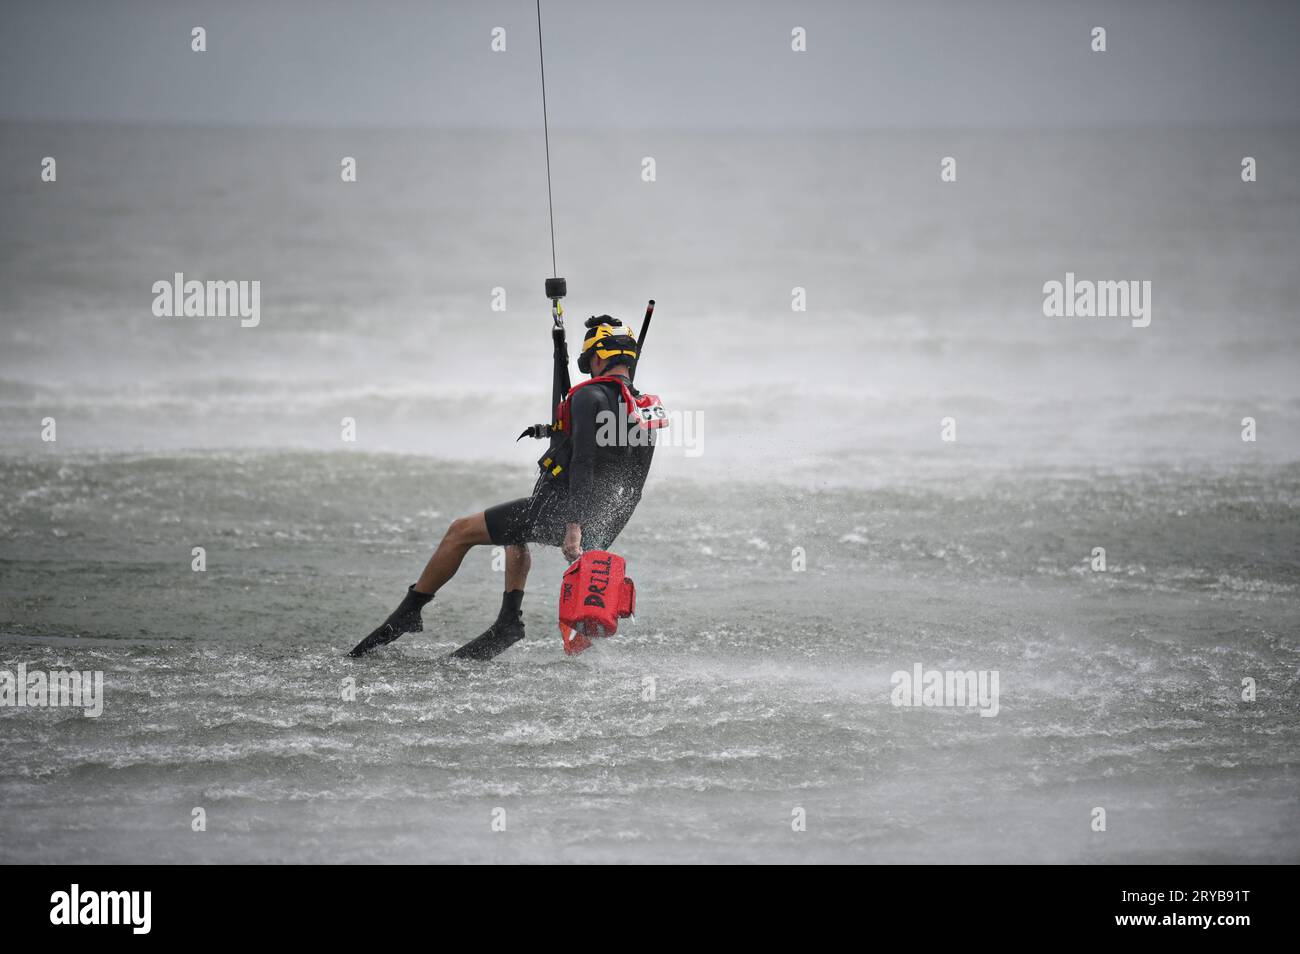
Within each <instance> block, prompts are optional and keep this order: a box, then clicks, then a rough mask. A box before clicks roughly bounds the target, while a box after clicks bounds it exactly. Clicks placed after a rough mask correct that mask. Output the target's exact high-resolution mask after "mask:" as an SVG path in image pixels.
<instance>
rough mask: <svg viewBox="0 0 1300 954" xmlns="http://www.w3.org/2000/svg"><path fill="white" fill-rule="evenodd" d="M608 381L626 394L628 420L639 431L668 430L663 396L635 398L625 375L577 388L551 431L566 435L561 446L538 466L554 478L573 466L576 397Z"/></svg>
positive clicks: (609, 376)
mask: <svg viewBox="0 0 1300 954" xmlns="http://www.w3.org/2000/svg"><path fill="white" fill-rule="evenodd" d="M605 381H608V382H609V383H611V384H617V385H618V386H619V388H620V389H621V390H622V392H623V406H624V407H626V408H627V409H628V416H629V417H630V418H631V419H632V420H634V421H636V423H637V426H638V427H640V428H641V429H643V430H650V429H652V428H657V427H667V426H668V412H667V411H665V410H664V406H663V405H662V404H661V403H659V395H657V394H642V395H641V396H640V397H636V396H634V395H633V394H632V389H631V388H629V387H628V386H627V378H625V377H623V376H622V375H618V374H605V375H601V376H600V377H598V378H592V379H591V380H589V381H582V382H580V383H578V384H575V385H574V386H573V387H572V388H570V389H569V393H568V394H566V395H565V396H564V400H563V401H561V402H560V403H559V404H558V405H557V406H556V408H555V422H554V423H553V424H552V425H551V430H553V431H555V432H558V433H559V434H561V435H563V437H562V439H561V443H559V444H557V445H556V446H555V448H554V451H553V452H552V453H548V454H546V455H545V456H543V457H542V459H541V460H539V461H538V462H537V466H538V467H540V468H541V469H542V470H543V471H544V472H545V473H546V474H549V475H550V476H551V477H559V476H560V474H561V473H563V472H564V468H565V467H567V466H568V464H569V454H570V449H569V448H570V447H571V446H572V441H571V440H570V437H569V434H570V431H571V425H572V424H573V420H572V418H573V396H574V395H575V394H577V393H578V391H579V390H580V389H581V388H585V387H586V386H587V385H589V384H599V383H601V382H605Z"/></svg>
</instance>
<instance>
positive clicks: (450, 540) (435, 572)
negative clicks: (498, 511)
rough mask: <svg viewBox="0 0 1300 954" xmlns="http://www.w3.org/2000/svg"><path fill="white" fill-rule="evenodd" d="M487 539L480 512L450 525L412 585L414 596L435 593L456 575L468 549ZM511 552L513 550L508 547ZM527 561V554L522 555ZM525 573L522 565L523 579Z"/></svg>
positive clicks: (484, 522)
mask: <svg viewBox="0 0 1300 954" xmlns="http://www.w3.org/2000/svg"><path fill="white" fill-rule="evenodd" d="M491 542H492V540H491V539H490V538H489V537H488V531H487V522H486V521H485V520H484V519H483V513H482V511H479V512H478V513H476V514H474V515H472V516H469V517H458V518H457V519H455V520H453V521H452V522H451V526H450V527H448V528H447V532H446V533H445V534H443V537H442V542H441V543H439V544H438V549H436V550H434V551H433V556H431V557H429V563H428V565H427V566H425V568H424V572H423V573H421V574H420V579H419V580H418V581H416V584H415V592H417V593H426V594H432V593H437V592H438V590H439V589H441V588H442V585H443V584H444V583H446V582H447V581H448V580H450V579H451V578H452V577H453V576H455V575H456V571H457V570H459V569H460V564H461V561H462V560H464V559H465V554H467V553H469V551H470V548H471V547H475V546H479V545H481V544H484V543H491ZM511 549H512V550H513V549H514V548H513V547H511ZM524 556H525V559H526V558H527V552H525V554H524ZM527 574H528V569H527V565H526V564H525V567H524V575H525V576H527ZM509 576H510V554H509V552H507V554H506V578H507V579H509Z"/></svg>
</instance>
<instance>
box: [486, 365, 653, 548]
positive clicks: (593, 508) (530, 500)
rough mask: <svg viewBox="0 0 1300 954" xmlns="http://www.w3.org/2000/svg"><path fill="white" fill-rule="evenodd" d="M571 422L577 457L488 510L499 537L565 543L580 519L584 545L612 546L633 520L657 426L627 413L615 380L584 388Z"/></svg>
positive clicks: (511, 541)
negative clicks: (648, 427)
mask: <svg viewBox="0 0 1300 954" xmlns="http://www.w3.org/2000/svg"><path fill="white" fill-rule="evenodd" d="M629 387H630V386H629ZM631 390H632V393H633V395H636V394H638V393H639V392H637V391H636V389H635V388H631ZM569 420H570V422H571V425H570V426H571V431H570V435H569V438H568V439H569V440H570V441H571V450H572V456H570V457H569V460H568V463H567V465H566V466H565V467H564V469H563V470H562V471H561V473H560V474H559V475H558V476H552V475H551V474H550V473H549V472H548V471H543V473H542V475H541V476H540V477H539V478H538V481H537V486H536V487H535V488H533V494H532V496H531V497H520V498H519V499H518V500H512V501H510V502H509V503H503V504H497V505H496V506H495V507H489V508H488V509H487V511H486V512H485V513H484V517H485V519H486V522H487V530H488V536H490V537H491V539H492V542H493V543H495V544H497V545H499V546H505V545H508V544H514V543H545V544H549V545H551V546H556V547H558V546H560V545H561V544H563V542H564V533H565V529H566V527H567V525H568V524H570V523H576V524H578V525H579V526H581V527H582V548H583V549H584V550H606V549H608V548H609V547H610V545H611V544H613V542H614V538H615V537H617V536H618V535H619V533H620V532H621V531H622V529H623V527H624V526H625V525H626V524H627V522H628V520H629V519H630V518H631V516H632V511H633V510H635V509H636V505H637V504H638V503H639V502H640V500H641V488H642V487H643V486H644V485H645V479H646V475H647V474H649V472H650V462H651V459H652V458H653V457H654V434H655V432H654V431H653V430H646V429H644V428H642V427H640V426H639V425H638V424H637V423H636V421H635V420H632V419H630V418H629V417H628V411H627V408H626V407H624V406H623V401H622V391H621V389H620V388H619V386H618V385H617V384H615V383H612V382H597V383H595V384H589V385H587V386H586V387H584V388H579V389H578V391H577V392H576V393H575V394H574V395H573V401H572V405H571V409H570V417H569Z"/></svg>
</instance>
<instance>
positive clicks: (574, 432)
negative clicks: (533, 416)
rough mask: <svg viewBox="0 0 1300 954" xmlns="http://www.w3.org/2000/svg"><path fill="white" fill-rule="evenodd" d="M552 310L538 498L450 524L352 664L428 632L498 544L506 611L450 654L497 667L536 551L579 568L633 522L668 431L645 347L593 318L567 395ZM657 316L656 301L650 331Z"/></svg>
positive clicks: (515, 625) (564, 352)
mask: <svg viewBox="0 0 1300 954" xmlns="http://www.w3.org/2000/svg"><path fill="white" fill-rule="evenodd" d="M555 281H559V282H563V279H558V280H555ZM550 287H551V286H550V284H549V283H548V289H549V288H550ZM561 287H562V286H561ZM560 294H561V295H562V294H563V292H562V291H561V292H560ZM552 304H553V309H554V314H555V317H556V321H555V324H556V327H555V330H554V331H553V332H552V337H553V340H554V343H555V348H554V374H553V387H552V397H553V399H554V403H555V414H554V418H553V420H552V421H551V423H549V424H538V425H533V426H532V427H529V428H527V429H525V430H524V433H523V434H520V435H519V438H523V437H525V436H528V437H535V438H549V439H550V443H549V445H548V447H547V450H546V453H544V454H543V455H542V456H541V458H540V459H539V460H538V468H539V475H538V478H537V483H536V485H535V486H534V487H533V491H532V493H531V494H530V495H529V496H527V497H520V498H519V499H517V500H511V501H508V502H506V503H501V504H497V505H496V506H493V507H488V508H487V509H486V510H483V511H480V512H479V513H475V514H471V515H469V516H465V517H460V518H458V519H456V520H453V521H452V522H451V525H450V526H449V527H448V528H447V532H446V533H445V534H444V535H443V538H442V541H441V542H440V543H439V544H438V547H437V549H436V550H434V553H433V556H432V557H430V558H429V562H428V565H426V566H425V568H424V572H423V573H421V574H420V578H419V579H418V580H417V581H416V582H415V583H413V584H411V586H410V587H409V588H408V589H407V592H406V596H405V598H404V599H403V600H402V602H401V605H399V606H398V607H397V609H396V610H394V611H393V613H392V614H391V615H390V616H389V617H388V618H387V619H386V620H384V622H383V623H382V624H380V626H379V627H378V628H377V629H375V631H374V632H372V633H371V634H370V635H368V636H367V637H366V638H365V639H363V640H362V641H361V642H360V643H358V644H357V645H356V647H355V648H354V649H353V650H352V652H351V653H350V655H352V656H362V655H364V654H366V653H368V652H370V651H372V650H374V649H377V648H378V647H380V646H383V645H386V644H387V643H390V642H392V641H393V640H395V639H397V638H398V637H399V636H401V635H403V634H404V633H418V632H421V631H423V629H424V624H423V620H422V618H421V615H420V614H421V611H422V610H423V608H424V607H425V606H426V605H427V604H428V603H429V601H430V600H432V599H433V598H434V595H435V594H437V593H438V591H439V590H440V589H442V587H443V586H444V585H445V584H446V583H447V581H449V580H450V579H451V578H452V577H453V576H455V574H456V571H457V570H458V569H459V568H460V565H461V561H463V560H464V559H465V555H466V554H467V553H469V551H470V550H471V549H472V548H473V547H476V546H483V545H494V546H501V547H504V548H505V556H506V565H505V592H504V594H503V595H502V598H501V611H500V613H499V614H498V615H497V619H496V622H494V623H493V624H492V625H491V626H490V627H488V629H487V630H486V631H485V632H483V633H482V634H481V635H480V636H478V637H477V638H476V639H473V640H471V641H470V642H469V643H467V644H465V645H464V646H462V647H461V648H460V649H458V650H456V651H455V652H454V653H452V655H453V656H455V657H459V658H463V659H491V658H492V657H493V656H496V655H497V654H498V653H501V652H503V651H504V650H506V649H508V648H509V647H510V646H512V645H514V644H515V643H516V642H518V641H519V640H521V639H523V638H524V621H523V611H522V608H521V607H522V603H523V598H524V587H525V584H526V582H527V579H528V571H529V569H530V567H531V563H532V560H531V557H530V555H529V550H528V547H529V544H544V545H547V546H554V547H559V548H560V550H561V551H562V552H563V554H564V556H565V558H566V559H568V560H570V561H574V560H577V559H578V558H579V557H581V556H582V554H583V553H584V552H585V551H587V550H607V549H609V547H610V545H611V544H612V543H613V542H614V540H615V538H617V537H618V535H619V533H620V532H621V531H622V530H623V527H624V526H626V525H627V522H628V520H629V519H631V517H632V514H633V512H634V511H635V510H636V507H637V504H638V503H639V502H640V501H641V491H642V488H643V487H644V486H645V481H646V476H647V475H648V474H649V472H650V464H651V461H652V460H653V458H654V449H655V443H654V437H655V432H656V430H657V429H658V428H660V427H663V426H665V425H667V423H668V419H667V415H666V413H665V412H664V409H663V406H662V405H661V404H660V402H659V399H658V397H656V396H655V395H648V394H643V393H642V392H641V391H639V390H637V388H636V387H635V386H634V385H633V383H632V382H633V378H634V376H635V374H636V365H637V358H638V355H639V352H640V350H641V343H640V342H638V340H637V338H635V337H633V336H632V334H631V331H630V329H628V328H627V327H626V326H624V325H623V323H622V322H621V321H619V320H618V319H617V318H613V317H611V316H609V315H600V316H598V317H592V318H590V319H588V320H587V322H586V325H585V328H586V334H585V337H584V340H583V343H582V352H581V354H580V355H579V356H578V362H577V363H578V370H579V371H581V372H582V373H583V374H588V375H590V378H589V380H586V381H582V382H580V383H579V384H577V385H576V386H574V387H569V358H568V349H567V347H566V346H565V343H564V326H563V321H562V319H561V316H562V314H563V310H562V309H560V307H559V302H558V298H555V299H553V301H552ZM653 307H654V302H651V303H650V307H649V308H648V309H647V311H646V323H647V325H648V323H649V318H650V315H651V313H652V312H653ZM644 328H645V326H643V330H642V341H643V340H644V334H645V331H644Z"/></svg>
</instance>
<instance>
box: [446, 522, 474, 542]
mask: <svg viewBox="0 0 1300 954" xmlns="http://www.w3.org/2000/svg"><path fill="white" fill-rule="evenodd" d="M473 538H474V521H473V519H472V518H470V517H457V518H456V519H455V520H453V521H452V522H451V526H449V527H448V528H447V533H446V535H445V536H444V537H443V539H444V540H446V541H447V542H448V543H455V544H459V545H460V546H473V545H474V543H473Z"/></svg>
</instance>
